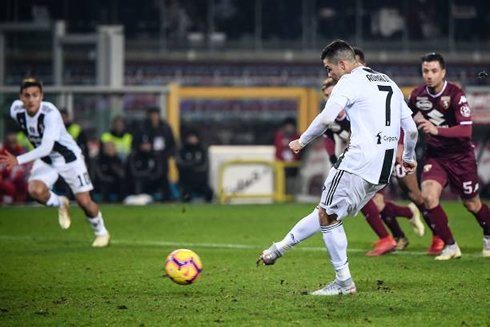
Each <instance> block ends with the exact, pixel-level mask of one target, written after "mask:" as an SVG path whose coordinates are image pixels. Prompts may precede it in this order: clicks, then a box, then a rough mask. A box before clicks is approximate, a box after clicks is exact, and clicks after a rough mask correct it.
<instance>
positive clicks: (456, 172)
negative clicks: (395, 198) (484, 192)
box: [422, 151, 480, 199]
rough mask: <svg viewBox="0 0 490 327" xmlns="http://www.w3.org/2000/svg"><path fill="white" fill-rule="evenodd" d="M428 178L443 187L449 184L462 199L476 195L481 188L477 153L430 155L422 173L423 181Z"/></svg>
mask: <svg viewBox="0 0 490 327" xmlns="http://www.w3.org/2000/svg"><path fill="white" fill-rule="evenodd" d="M426 180H434V181H436V182H438V183H439V184H441V185H442V186H443V187H445V186H446V185H447V184H449V186H450V187H451V191H452V192H453V193H455V194H457V195H459V196H460V197H461V198H462V199H471V198H473V197H475V196H476V195H477V194H478V191H479V188H480V185H479V184H478V172H477V168H476V159H475V153H474V152H473V151H470V152H465V153H464V154H460V155H457V156H452V157H450V158H434V157H428V158H427V159H426V161H425V165H424V172H423V173H422V182H424V181H426Z"/></svg>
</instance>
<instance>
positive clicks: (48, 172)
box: [27, 160, 71, 229]
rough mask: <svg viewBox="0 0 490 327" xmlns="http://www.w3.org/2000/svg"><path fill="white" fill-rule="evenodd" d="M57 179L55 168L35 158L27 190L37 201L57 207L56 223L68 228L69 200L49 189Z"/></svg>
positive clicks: (69, 220) (69, 222) (69, 223)
mask: <svg viewBox="0 0 490 327" xmlns="http://www.w3.org/2000/svg"><path fill="white" fill-rule="evenodd" d="M57 179H58V173H57V172H56V170H55V169H53V168H52V167H51V166H49V165H47V164H46V163H44V162H43V161H41V160H36V161H35V162H34V165H33V166H32V170H31V174H30V176H29V180H28V184H27V192H28V193H29V195H30V196H31V197H32V198H33V199H34V200H36V201H37V202H39V203H41V204H44V205H46V206H48V207H55V208H58V223H59V224H60V226H61V228H62V229H68V228H69V227H70V225H71V217H70V214H69V212H68V209H69V204H70V202H69V201H68V199H67V198H66V197H64V196H58V195H57V194H55V193H54V192H53V191H51V187H53V185H54V183H56V180H57Z"/></svg>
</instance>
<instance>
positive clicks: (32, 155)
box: [10, 100, 82, 167]
mask: <svg viewBox="0 0 490 327" xmlns="http://www.w3.org/2000/svg"><path fill="white" fill-rule="evenodd" d="M10 116H11V117H12V118H13V119H14V120H15V121H17V123H18V124H19V127H20V129H21V130H22V131H23V132H24V134H26V136H27V137H28V139H29V141H30V142H31V143H32V145H33V146H34V147H35V149H34V150H32V151H29V152H27V153H25V154H23V155H20V156H18V157H17V161H18V162H19V164H24V163H26V162H31V161H34V160H36V159H42V160H43V161H44V162H46V163H48V164H50V165H52V166H53V167H57V166H61V165H64V164H66V163H70V162H73V161H75V160H77V159H79V158H82V151H81V150H80V148H79V147H78V145H77V143H76V142H75V140H74V139H73V137H72V136H71V135H70V134H68V132H67V130H66V128H65V125H64V124H63V119H62V118H61V114H60V112H59V110H58V109H57V108H56V107H55V106H54V105H53V104H52V103H50V102H44V101H43V102H41V105H40V108H39V110H38V112H37V113H36V114H35V115H34V116H32V117H31V116H29V114H28V113H27V111H26V108H25V107H24V104H23V103H22V101H20V100H16V101H14V102H13V103H12V106H11V107H10Z"/></svg>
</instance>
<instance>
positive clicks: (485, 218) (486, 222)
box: [447, 151, 490, 257]
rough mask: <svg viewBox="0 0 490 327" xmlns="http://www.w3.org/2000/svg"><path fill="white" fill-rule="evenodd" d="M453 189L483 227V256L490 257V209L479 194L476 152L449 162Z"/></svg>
mask: <svg viewBox="0 0 490 327" xmlns="http://www.w3.org/2000/svg"><path fill="white" fill-rule="evenodd" d="M447 166H448V167H447V169H448V171H449V182H450V185H451V190H452V191H453V192H454V193H456V194H458V195H459V197H460V198H461V200H462V201H463V204H464V206H465V208H466V209H467V210H468V211H469V212H471V213H472V214H473V216H474V217H475V218H476V220H477V221H478V224H480V226H481V227H482V229H483V252H482V254H483V256H485V257H490V210H489V208H488V205H487V204H486V203H485V202H482V201H481V200H480V196H479V194H478V193H479V189H480V185H479V178H478V172H477V167H476V160H475V158H474V152H473V151H471V153H468V155H465V156H463V157H462V158H461V160H457V161H455V162H451V163H448V165H447Z"/></svg>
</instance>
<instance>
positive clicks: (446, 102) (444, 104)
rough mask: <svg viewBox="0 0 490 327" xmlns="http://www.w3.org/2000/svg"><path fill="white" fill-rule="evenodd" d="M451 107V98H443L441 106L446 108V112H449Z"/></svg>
mask: <svg viewBox="0 0 490 327" xmlns="http://www.w3.org/2000/svg"><path fill="white" fill-rule="evenodd" d="M450 105H451V97H449V96H443V97H441V106H442V107H443V108H444V110H448V109H449V106H450Z"/></svg>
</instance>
